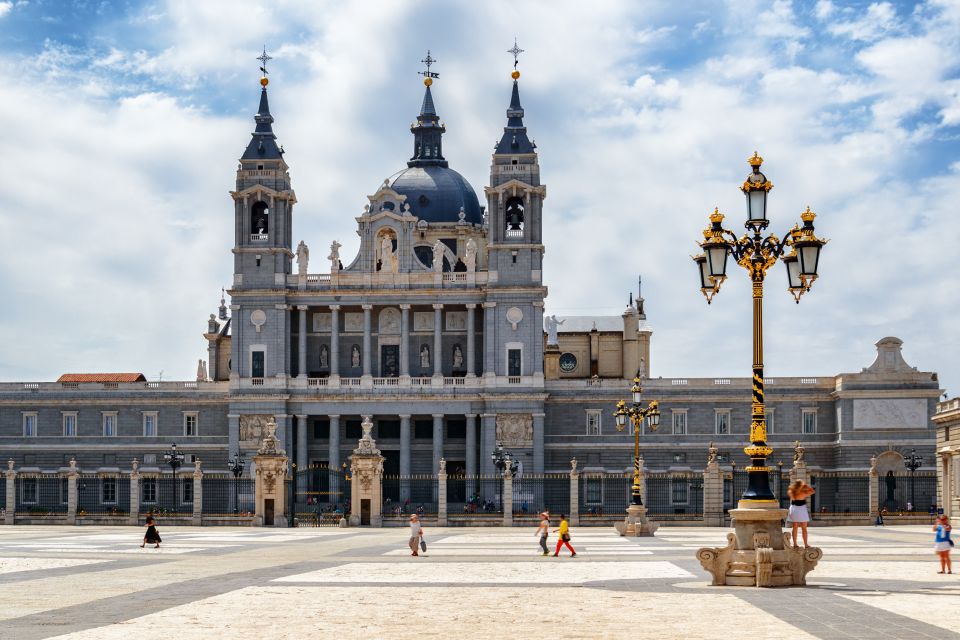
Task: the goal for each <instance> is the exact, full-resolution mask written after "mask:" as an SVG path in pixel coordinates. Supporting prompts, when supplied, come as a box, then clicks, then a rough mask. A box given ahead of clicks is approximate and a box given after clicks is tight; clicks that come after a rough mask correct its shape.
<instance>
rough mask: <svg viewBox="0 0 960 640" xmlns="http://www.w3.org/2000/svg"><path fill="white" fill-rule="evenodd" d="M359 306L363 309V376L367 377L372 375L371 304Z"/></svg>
mask: <svg viewBox="0 0 960 640" xmlns="http://www.w3.org/2000/svg"><path fill="white" fill-rule="evenodd" d="M360 308H361V309H363V376H364V377H366V378H369V377H370V376H371V375H373V374H372V373H371V369H370V343H371V339H370V331H371V328H370V312H371V310H372V309H373V305H371V304H365V305H361V307H360Z"/></svg>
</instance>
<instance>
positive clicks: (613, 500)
mask: <svg viewBox="0 0 960 640" xmlns="http://www.w3.org/2000/svg"><path fill="white" fill-rule="evenodd" d="M632 484H633V474H632V473H603V474H600V473H583V474H580V479H579V492H580V496H579V500H578V507H579V511H580V519H581V521H583V520H584V519H589V518H591V517H597V518H599V517H604V516H621V515H623V514H624V513H625V511H626V509H627V506H628V505H629V504H630V495H631V489H630V487H631V485H632Z"/></svg>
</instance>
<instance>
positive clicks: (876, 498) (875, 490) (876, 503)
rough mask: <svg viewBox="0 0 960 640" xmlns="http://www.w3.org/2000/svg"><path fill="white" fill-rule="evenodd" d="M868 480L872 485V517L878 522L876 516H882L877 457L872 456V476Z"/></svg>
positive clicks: (870, 507) (870, 491)
mask: <svg viewBox="0 0 960 640" xmlns="http://www.w3.org/2000/svg"><path fill="white" fill-rule="evenodd" d="M867 482H868V483H869V487H870V489H869V495H870V506H869V509H870V518H871V519H873V520H874V522H876V518H879V517H880V474H879V473H877V459H876V457H872V458H870V477H869V478H868V480H867Z"/></svg>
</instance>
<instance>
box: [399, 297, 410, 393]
mask: <svg viewBox="0 0 960 640" xmlns="http://www.w3.org/2000/svg"><path fill="white" fill-rule="evenodd" d="M400 377H401V378H409V377H410V305H408V304H402V305H400Z"/></svg>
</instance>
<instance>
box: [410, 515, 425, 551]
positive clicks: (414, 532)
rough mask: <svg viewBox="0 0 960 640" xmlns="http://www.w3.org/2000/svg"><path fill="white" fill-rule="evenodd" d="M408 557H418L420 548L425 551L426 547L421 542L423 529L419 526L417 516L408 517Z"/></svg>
mask: <svg viewBox="0 0 960 640" xmlns="http://www.w3.org/2000/svg"><path fill="white" fill-rule="evenodd" d="M409 545H410V552H411V553H410V555H412V556H419V555H420V546H421V545H422V546H423V550H424V551H426V550H427V548H426V547H427V545H426V544H425V543H424V542H423V527H422V526H421V525H420V517H419V516H417V514H413V515H412V516H410V542H409Z"/></svg>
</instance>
